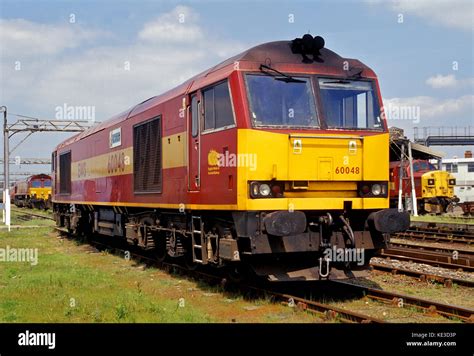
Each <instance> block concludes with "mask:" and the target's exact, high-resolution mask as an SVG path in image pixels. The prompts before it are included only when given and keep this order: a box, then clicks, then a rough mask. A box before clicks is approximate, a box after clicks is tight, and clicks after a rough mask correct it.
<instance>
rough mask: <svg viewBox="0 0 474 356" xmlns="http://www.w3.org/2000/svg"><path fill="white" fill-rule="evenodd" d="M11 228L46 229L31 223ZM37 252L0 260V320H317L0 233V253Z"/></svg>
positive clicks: (47, 234)
mask: <svg viewBox="0 0 474 356" xmlns="http://www.w3.org/2000/svg"><path fill="white" fill-rule="evenodd" d="M12 223H14V224H18V223H21V224H22V225H24V224H33V225H40V224H41V225H43V226H44V225H50V226H52V224H53V222H52V221H47V220H43V219H33V220H30V221H27V222H25V221H18V220H17V216H16V215H15V213H14V214H13V216H12ZM7 246H9V247H10V248H30V249H36V248H37V249H38V263H37V265H32V264H31V263H29V262H5V261H0V322H40V323H41V322H173V323H175V322H177V323H183V322H184V323H195V322H205V323H207V322H315V321H318V322H321V321H322V319H319V318H318V317H316V316H314V315H310V314H308V313H304V312H297V311H295V310H294V309H292V308H289V307H286V306H282V305H279V304H274V303H271V302H270V301H267V300H250V301H248V300H244V299H243V297H242V296H236V295H232V294H226V293H222V291H221V290H220V287H218V286H217V287H211V286H209V285H207V284H205V283H201V282H198V281H194V280H190V279H187V278H184V277H182V276H178V275H172V274H168V273H166V272H164V271H161V270H158V269H155V268H143V266H141V265H137V264H136V262H134V261H127V260H126V259H124V258H121V257H119V256H114V255H110V254H107V253H102V252H97V251H96V250H95V249H94V248H91V247H90V246H89V245H83V244H79V243H78V242H76V241H73V240H69V239H62V238H58V234H57V233H56V232H54V231H53V230H52V229H51V227H48V226H44V227H39V228H30V229H13V230H12V231H11V232H10V233H8V232H7V231H5V230H0V249H5V248H6V247H7Z"/></svg>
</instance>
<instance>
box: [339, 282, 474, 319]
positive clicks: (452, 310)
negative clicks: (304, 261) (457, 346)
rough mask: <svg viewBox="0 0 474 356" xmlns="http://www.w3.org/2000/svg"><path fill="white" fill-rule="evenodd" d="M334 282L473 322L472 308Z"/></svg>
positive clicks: (388, 300)
mask: <svg viewBox="0 0 474 356" xmlns="http://www.w3.org/2000/svg"><path fill="white" fill-rule="evenodd" d="M334 283H338V284H342V285H344V286H345V287H347V288H353V289H356V290H359V291H360V292H361V293H362V294H363V295H364V296H365V297H366V298H369V299H372V300H375V301H379V302H382V303H388V304H392V305H395V306H397V307H400V308H403V307H405V306H407V307H414V308H417V309H418V310H421V311H423V312H424V313H428V314H433V315H435V314H439V315H442V316H444V317H447V318H449V319H453V318H455V319H460V320H462V321H464V322H470V323H472V322H474V310H473V309H469V308H464V307H459V306H455V305H450V304H444V303H439V302H435V301H433V300H427V299H422V298H418V297H414V296H411V295H407V294H400V293H394V292H388V291H385V290H380V289H374V288H370V287H366V286H360V285H355V284H351V283H347V282H342V281H334Z"/></svg>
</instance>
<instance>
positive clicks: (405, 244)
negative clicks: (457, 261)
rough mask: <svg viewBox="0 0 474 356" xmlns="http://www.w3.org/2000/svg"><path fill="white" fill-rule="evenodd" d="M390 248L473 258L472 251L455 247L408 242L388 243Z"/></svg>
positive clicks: (473, 252)
mask: <svg viewBox="0 0 474 356" xmlns="http://www.w3.org/2000/svg"><path fill="white" fill-rule="evenodd" d="M390 246H392V247H395V248H397V247H402V248H406V249H414V250H422V251H434V252H444V253H449V254H451V255H453V254H457V255H460V256H464V257H469V258H471V259H472V258H474V250H467V249H463V248H456V247H446V246H435V245H415V244H412V243H409V242H398V241H397V242H393V241H391V242H390Z"/></svg>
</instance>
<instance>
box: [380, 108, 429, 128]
mask: <svg viewBox="0 0 474 356" xmlns="http://www.w3.org/2000/svg"><path fill="white" fill-rule="evenodd" d="M383 115H385V118H387V119H388V120H406V121H413V123H414V124H419V123H420V118H421V115H420V107H419V106H418V105H398V104H392V103H388V104H387V105H384V107H383Z"/></svg>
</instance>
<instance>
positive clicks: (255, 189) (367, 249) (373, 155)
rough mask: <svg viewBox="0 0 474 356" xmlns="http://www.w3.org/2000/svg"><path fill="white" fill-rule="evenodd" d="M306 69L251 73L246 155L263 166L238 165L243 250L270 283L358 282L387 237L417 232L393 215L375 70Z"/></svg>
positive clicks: (241, 145) (242, 144) (237, 215)
mask: <svg viewBox="0 0 474 356" xmlns="http://www.w3.org/2000/svg"><path fill="white" fill-rule="evenodd" d="M283 49H284V47H283ZM267 53H268V52H267ZM331 54H333V55H335V54H334V53H332V52H331ZM328 55H329V54H326V56H328ZM339 58H340V57H339ZM272 60H274V58H272ZM341 63H343V59H342V58H341ZM301 68H302V69H305V70H304V71H301V72H300V73H298V72H297V70H296V66H287V65H285V64H284V63H280V64H277V63H275V64H274V66H272V67H270V66H267V65H265V66H260V68H259V69H260V71H259V72H244V73H243V74H242V77H243V81H244V82H245V88H246V97H247V110H248V116H249V117H248V121H249V122H248V124H249V125H248V126H249V127H248V128H241V129H239V130H238V144H237V147H238V155H239V156H245V157H248V156H252V157H254V159H253V162H254V164H253V165H251V166H249V165H242V166H239V168H238V210H239V212H234V221H235V226H236V231H237V236H239V239H240V241H239V247H240V249H241V250H242V249H243V255H244V256H255V255H260V256H262V258H263V260H264V261H265V263H262V262H261V260H260V262H253V263H252V261H250V264H252V265H253V268H254V270H255V271H256V272H257V274H259V275H265V276H268V278H269V279H270V280H275V281H276V280H288V279H291V280H295V279H296V280H300V279H302V280H308V279H324V278H329V279H331V278H333V279H337V278H347V277H349V276H356V275H358V274H359V273H358V271H362V270H364V269H366V266H367V264H368V262H369V260H370V257H371V256H373V254H374V253H375V252H376V251H377V250H379V249H380V248H383V247H384V246H385V243H386V236H385V233H391V232H395V231H401V230H404V229H406V228H408V226H409V216H408V215H407V214H405V213H399V212H398V211H397V210H394V209H388V207H389V197H388V181H389V176H388V175H389V134H388V132H387V126H386V123H385V121H384V119H383V116H382V115H381V112H382V111H381V108H380V100H379V94H378V86H377V80H376V77H375V76H374V75H371V73H372V72H371V71H370V70H368V71H367V74H368V75H367V77H364V76H363V74H362V73H364V71H363V70H360V71H359V73H358V74H357V75H355V76H354V75H352V76H351V75H348V73H345V72H344V71H342V72H341V74H339V75H336V74H334V71H331V70H328V68H324V69H325V70H326V71H327V72H325V71H321V69H320V68H318V66H308V67H304V66H302V67H301ZM328 72H331V74H328ZM264 256H267V258H266V259H264ZM254 261H256V260H254ZM295 261H296V262H295ZM272 262H273V263H272ZM362 274H363V273H360V274H359V275H362Z"/></svg>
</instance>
